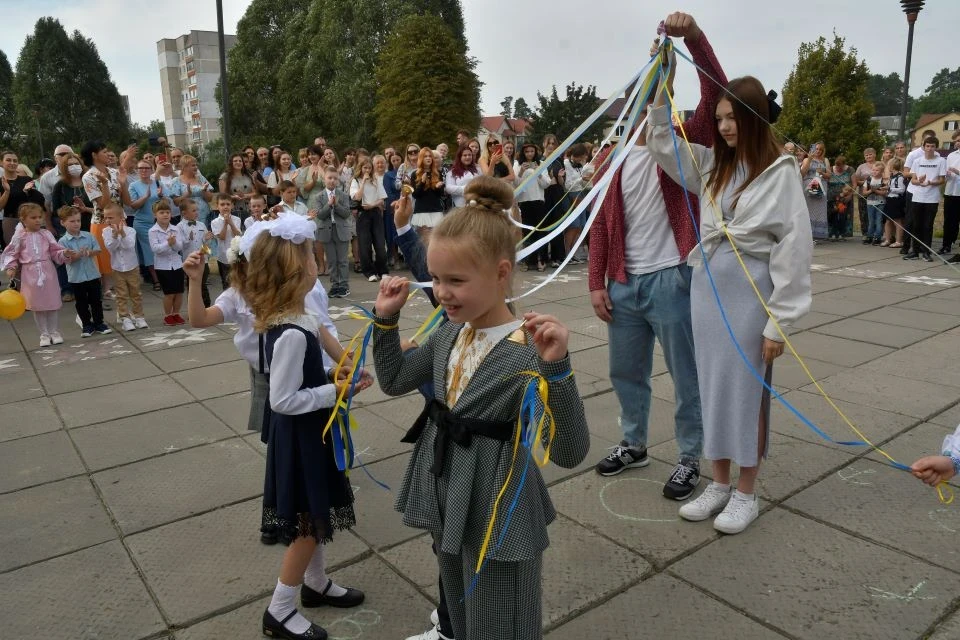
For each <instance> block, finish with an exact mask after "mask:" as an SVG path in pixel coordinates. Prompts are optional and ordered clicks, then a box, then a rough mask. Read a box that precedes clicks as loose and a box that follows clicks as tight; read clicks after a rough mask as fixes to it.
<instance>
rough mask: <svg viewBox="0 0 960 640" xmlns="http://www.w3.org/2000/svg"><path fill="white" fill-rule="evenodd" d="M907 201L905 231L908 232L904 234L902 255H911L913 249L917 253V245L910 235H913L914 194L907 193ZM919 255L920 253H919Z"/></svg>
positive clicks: (904, 206) (905, 206) (904, 210)
mask: <svg viewBox="0 0 960 640" xmlns="http://www.w3.org/2000/svg"><path fill="white" fill-rule="evenodd" d="M904 195H905V196H906V201H905V202H904V205H903V222H902V223H901V224H902V225H903V229H904V230H905V231H906V232H907V233H905V234H903V248H902V249H900V253H910V251H911V249H912V250H913V251H916V247H917V243H916V242H914V241H913V238H911V237H910V234H911V233H913V194H912V193H910V192H909V191H907V192H906V193H905V194H904ZM917 253H919V251H917Z"/></svg>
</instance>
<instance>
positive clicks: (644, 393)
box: [607, 264, 703, 460]
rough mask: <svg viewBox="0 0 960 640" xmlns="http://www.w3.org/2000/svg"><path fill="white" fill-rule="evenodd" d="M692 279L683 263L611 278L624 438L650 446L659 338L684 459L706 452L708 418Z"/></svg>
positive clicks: (613, 359) (613, 361) (613, 368)
mask: <svg viewBox="0 0 960 640" xmlns="http://www.w3.org/2000/svg"><path fill="white" fill-rule="evenodd" d="M690 277H691V270H690V267H688V266H687V265H686V264H681V265H678V266H676V267H670V268H667V269H661V270H660V271H655V272H653V273H648V274H644V275H632V274H627V283H626V284H621V283H619V282H615V281H614V282H610V284H609V285H608V287H607V291H608V293H609V295H610V301H611V302H612V303H613V311H612V314H611V315H612V316H613V321H612V322H611V323H610V324H609V334H610V343H609V346H610V381H611V382H612V383H613V390H614V391H615V392H616V394H617V399H618V400H619V401H620V424H621V427H622V429H623V440H624V442H626V443H627V445H629V446H646V444H647V427H648V422H649V418H650V403H651V399H652V391H651V387H650V374H651V372H652V371H653V346H654V343H653V341H654V338H656V339H657V340H659V341H660V344H661V346H662V347H663V355H664V359H665V360H666V362H667V369H668V370H669V371H670V375H671V376H673V386H674V392H675V396H676V412H675V416H674V417H675V420H676V428H675V432H676V438H677V447H678V448H679V449H680V457H681V458H683V459H688V460H697V459H699V458H700V454H701V452H702V450H703V422H702V420H701V414H700V387H699V384H698V382H697V364H696V358H695V355H694V353H695V352H694V345H693V329H692V326H691V321H690Z"/></svg>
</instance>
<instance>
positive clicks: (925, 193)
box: [910, 152, 947, 204]
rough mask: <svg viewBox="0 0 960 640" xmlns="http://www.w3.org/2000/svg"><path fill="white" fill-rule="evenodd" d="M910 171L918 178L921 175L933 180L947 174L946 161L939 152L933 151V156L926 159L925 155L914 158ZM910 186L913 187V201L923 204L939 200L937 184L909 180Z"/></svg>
mask: <svg viewBox="0 0 960 640" xmlns="http://www.w3.org/2000/svg"><path fill="white" fill-rule="evenodd" d="M911 171H913V175H914V176H916V177H917V179H918V180H919V179H920V178H921V177H922V176H927V180H935V179H937V178H942V177H943V176H945V175H947V162H946V160H944V159H943V158H941V157H940V155H939V154H937V153H936V152H934V155H933V158H929V159H928V158H927V157H926V156H920V157H919V158H917V159H916V160H914V161H913V166H912V167H911ZM910 186H911V187H913V201H914V202H919V203H923V204H936V203H938V202H940V185H939V184H934V185H931V184H927V185H922V186H921V185H919V184H913V181H912V180H911V184H910Z"/></svg>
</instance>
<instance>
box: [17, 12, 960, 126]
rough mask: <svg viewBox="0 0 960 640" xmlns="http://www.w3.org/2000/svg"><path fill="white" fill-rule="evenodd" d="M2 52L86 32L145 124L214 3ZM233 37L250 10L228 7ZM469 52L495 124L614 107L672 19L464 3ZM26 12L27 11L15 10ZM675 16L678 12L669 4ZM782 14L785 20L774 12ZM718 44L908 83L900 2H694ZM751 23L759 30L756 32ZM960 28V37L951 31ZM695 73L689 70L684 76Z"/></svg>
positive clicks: (73, 21)
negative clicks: (825, 53)
mask: <svg viewBox="0 0 960 640" xmlns="http://www.w3.org/2000/svg"><path fill="white" fill-rule="evenodd" d="M2 4H3V5H5V8H6V11H4V13H3V20H2V21H0V48H2V49H3V51H4V53H6V55H7V57H8V58H9V59H10V64H11V65H12V66H14V67H15V66H16V61H17V58H18V56H19V55H20V48H21V47H22V46H23V41H24V38H25V37H26V36H27V35H28V34H29V33H32V32H33V26H34V24H35V23H36V21H37V19H38V18H40V17H42V16H45V15H52V16H54V17H56V18H58V19H59V20H60V21H61V22H62V23H63V25H64V27H65V28H66V29H67V31H68V32H71V31H73V30H74V29H79V30H80V31H81V32H83V34H84V35H86V36H87V37H89V38H92V39H93V41H94V42H95V43H96V44H97V47H98V49H99V50H100V55H101V57H102V58H103V60H104V62H105V63H106V65H107V67H108V68H109V70H110V73H111V76H112V78H113V81H114V82H115V83H116V85H117V88H118V89H119V90H120V93H122V94H127V95H129V96H130V109H131V116H132V118H133V120H134V121H135V122H139V123H142V124H146V123H147V122H149V121H150V120H152V119H163V106H162V103H161V100H160V75H159V70H158V67H157V55H156V41H157V40H159V39H161V38H175V37H177V36H179V35H181V34H183V33H185V32H187V31H190V30H191V29H199V30H212V31H215V30H216V28H217V19H216V12H215V8H214V7H215V2H214V0H161V2H159V3H158V2H156V1H155V0H122V1H118V0H46V1H45V2H16V3H14V2H13V0H2ZM223 4H224V21H225V25H226V26H225V28H226V30H227V32H228V33H236V25H237V22H238V21H239V19H240V18H241V16H242V15H243V13H244V11H245V10H246V7H247V6H248V5H249V0H224V2H223ZM462 4H463V8H464V17H465V20H466V35H467V41H468V44H469V47H470V53H471V54H472V55H473V56H475V57H476V58H477V59H478V60H479V61H480V64H479V67H478V73H479V75H480V79H481V80H482V81H483V82H484V87H483V93H482V108H483V112H484V114H485V115H493V114H496V113H498V112H499V111H500V106H499V104H500V101H501V100H502V99H503V97H504V96H507V95H510V96H514V97H520V96H522V97H524V98H525V99H526V100H527V102H528V103H529V104H530V105H531V106H535V105H536V95H537V91H538V90H539V91H541V92H542V93H547V92H548V91H549V90H550V87H551V85H553V84H556V85H557V86H558V88H559V89H560V92H561V95H562V94H563V87H564V86H565V85H566V84H568V83H570V82H571V81H576V82H578V83H581V84H594V85H596V86H597V87H598V93H599V94H601V95H603V96H604V97H605V96H607V95H609V94H610V93H611V92H613V91H614V90H616V88H618V87H619V86H620V85H622V84H623V82H625V80H626V78H628V77H629V76H630V75H632V73H633V72H635V71H636V70H637V69H638V68H639V67H640V66H641V65H642V64H643V62H644V61H645V57H646V55H647V54H646V52H647V50H648V48H649V46H650V41H651V40H652V38H653V37H654V36H655V30H656V26H657V23H658V22H659V21H660V20H661V19H663V18H664V17H665V10H664V9H656V8H652V7H651V5H653V4H654V3H648V2H637V1H636V0H600V1H599V2H592V3H591V2H583V1H582V0H550V1H549V2H539V1H534V0H523V1H521V2H517V1H516V0H463V2H462ZM956 4H957V0H927V3H926V5H927V6H926V8H925V9H924V10H923V11H922V12H921V13H920V17H919V19H918V20H917V26H916V35H915V37H914V47H913V69H912V74H911V82H910V86H911V90H910V93H911V95H914V96H917V95H920V94H921V93H922V92H923V91H924V89H926V87H927V85H928V84H929V82H930V80H931V78H932V77H933V75H934V74H935V73H936V72H937V71H939V70H940V69H941V68H943V67H946V66H952V65H957V64H960V63H958V58H957V57H956V56H955V55H954V56H951V55H950V54H949V52H950V51H955V50H956V49H955V47H952V46H949V45H951V44H952V40H951V39H952V38H955V37H956V33H955V28H956V24H957V20H958V13H957V6H956ZM13 6H16V9H13V8H12V7H13ZM661 6H662V7H664V8H665V9H666V10H669V3H667V4H665V5H664V4H662V5H661ZM773 6H776V9H775V10H774V9H772V8H770V7H773ZM682 8H683V9H684V10H685V11H688V12H689V13H691V14H692V15H693V16H694V17H695V18H696V19H697V22H698V23H699V24H700V25H701V27H702V28H703V30H704V32H705V33H706V34H707V35H708V37H709V39H710V42H711V43H712V44H713V47H714V50H715V51H716V53H717V57H718V58H719V60H720V63H721V64H722V65H723V67H724V69H725V70H726V72H727V75H728V76H729V77H731V78H733V77H736V76H739V75H745V74H751V75H755V76H757V77H758V78H760V80H761V81H762V82H763V83H764V85H765V86H766V87H767V88H773V89H775V90H777V91H781V88H782V85H783V82H784V80H786V78H787V75H788V74H789V73H790V70H791V69H792V67H793V65H794V63H795V61H796V55H797V48H798V47H799V45H800V43H801V42H804V41H813V40H815V39H816V38H817V37H819V36H821V35H823V36H826V37H828V38H830V37H831V34H832V31H834V30H836V31H837V33H838V34H840V35H841V36H843V37H845V38H846V40H847V44H848V46H853V47H855V48H856V49H857V51H858V53H859V55H860V57H861V58H863V59H865V60H866V62H867V65H868V66H869V68H870V70H871V72H873V73H882V74H884V75H886V74H888V73H891V72H894V71H896V72H898V73H900V74H901V75H902V74H903V69H904V56H905V52H906V39H907V24H906V17H905V16H904V14H903V13H902V11H901V9H900V3H899V2H897V1H896V0H873V1H871V2H851V1H849V0H846V1H844V0H836V1H834V2H828V1H822V0H806V1H805V2H782V1H779V0H778V1H776V2H773V1H768V2H757V1H756V0H725V1H724V2H716V0H686V2H685V3H683V7H682ZM747 23H749V24H751V25H753V27H752V28H751V27H748V26H747ZM951 25H953V27H954V32H951V30H950V26H951ZM678 64H679V69H680V70H679V72H678V76H677V87H676V92H677V98H678V101H679V105H680V106H681V107H684V108H693V107H694V106H696V100H697V96H698V95H699V94H698V90H697V83H696V79H695V75H694V74H693V73H692V67H690V66H689V64H687V63H685V62H683V61H680V62H679V63H678ZM684 67H686V68H684Z"/></svg>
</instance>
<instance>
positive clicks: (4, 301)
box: [0, 289, 27, 320]
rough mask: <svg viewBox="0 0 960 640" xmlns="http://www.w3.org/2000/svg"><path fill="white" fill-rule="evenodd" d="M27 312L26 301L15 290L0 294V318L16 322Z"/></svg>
mask: <svg viewBox="0 0 960 640" xmlns="http://www.w3.org/2000/svg"><path fill="white" fill-rule="evenodd" d="M26 310H27V300H26V298H24V297H23V294H22V293H20V292H19V291H17V290H15V289H7V290H6V291H2V292H0V318H3V319H4V320H16V319H17V318H19V317H20V316H22V315H23V312H24V311H26Z"/></svg>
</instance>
